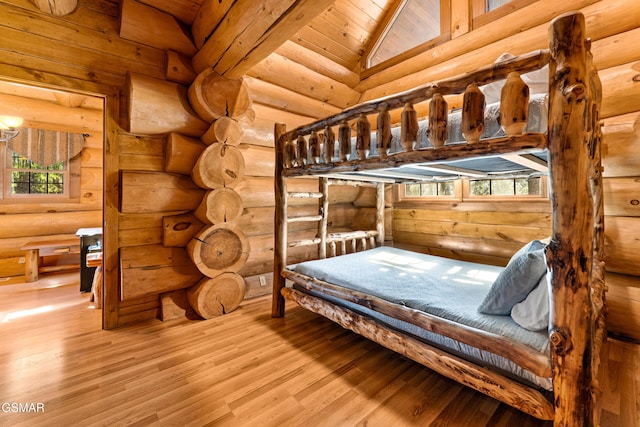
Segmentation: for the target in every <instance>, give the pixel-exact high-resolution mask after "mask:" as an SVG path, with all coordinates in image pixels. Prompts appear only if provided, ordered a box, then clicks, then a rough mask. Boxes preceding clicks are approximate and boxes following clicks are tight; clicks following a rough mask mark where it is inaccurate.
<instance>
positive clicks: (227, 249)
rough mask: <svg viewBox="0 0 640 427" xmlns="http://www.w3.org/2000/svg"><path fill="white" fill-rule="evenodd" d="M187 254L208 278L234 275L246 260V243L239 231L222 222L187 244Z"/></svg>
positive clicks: (247, 253)
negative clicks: (225, 274) (228, 274)
mask: <svg viewBox="0 0 640 427" xmlns="http://www.w3.org/2000/svg"><path fill="white" fill-rule="evenodd" d="M187 253H188V254H189V257H190V258H191V260H192V261H193V263H194V264H195V265H196V267H198V270H200V272H201V273H202V274H204V275H205V276H207V277H216V276H218V275H219V274H222V273H235V272H237V271H238V270H239V269H240V268H241V267H242V266H243V265H244V264H245V262H246V261H247V258H248V257H249V241H248V240H247V238H246V236H245V235H244V233H243V232H242V231H241V230H240V228H239V227H238V226H236V225H234V224H231V223H228V222H223V223H220V224H215V225H212V226H211V227H208V228H205V229H204V230H203V231H201V232H200V233H198V234H197V235H196V237H195V238H193V239H192V240H191V241H190V242H189V243H188V244H187Z"/></svg>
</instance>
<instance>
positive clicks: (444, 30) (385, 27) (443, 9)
mask: <svg viewBox="0 0 640 427" xmlns="http://www.w3.org/2000/svg"><path fill="white" fill-rule="evenodd" d="M403 2H404V0H395V2H394V5H393V7H392V8H390V9H389V13H388V14H387V15H386V16H385V18H384V19H383V20H382V21H381V22H380V25H378V28H377V29H376V31H375V32H374V33H373V34H372V36H371V41H370V42H369V45H368V46H367V48H366V49H365V51H364V54H363V55H362V59H361V64H360V70H361V71H360V79H361V80H364V79H366V78H367V77H369V76H371V75H373V74H376V73H378V72H380V71H381V70H384V69H386V68H389V67H392V66H394V65H396V64H399V63H401V62H403V61H405V60H406V59H408V58H412V57H414V56H416V55H418V54H420V53H422V52H425V51H427V50H429V49H433V48H434V47H436V46H438V45H441V44H443V43H445V42H447V41H449V40H451V1H450V0H440V35H439V36H437V37H434V38H433V39H431V40H428V41H426V42H424V43H422V44H419V45H418V46H415V47H413V48H411V49H409V50H407V51H405V52H403V53H401V54H399V55H396V56H394V57H392V58H389V59H387V60H385V61H383V62H381V63H379V64H376V65H374V66H371V67H369V66H368V65H367V64H368V61H369V55H371V52H372V51H373V50H374V49H375V47H376V46H377V44H378V41H379V40H380V39H381V38H382V37H384V36H385V34H386V33H387V32H388V31H389V29H390V26H391V20H392V19H393V17H394V16H395V14H396V11H397V10H398V8H399V7H400V6H401V5H402V3H403Z"/></svg>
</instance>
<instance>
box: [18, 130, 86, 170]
mask: <svg viewBox="0 0 640 427" xmlns="http://www.w3.org/2000/svg"><path fill="white" fill-rule="evenodd" d="M86 136H88V135H85V134H81V133H71V132H58V131H55V130H44V129H32V128H22V129H20V133H19V134H18V136H16V137H15V138H14V139H13V140H11V141H9V143H8V148H9V149H10V150H12V151H15V152H16V153H18V154H20V155H21V156H23V157H26V158H27V159H29V160H31V161H32V162H35V163H37V164H39V165H41V166H49V165H52V164H54V163H57V162H64V161H67V160H69V159H71V158H73V157H75V156H77V155H78V154H79V153H80V151H82V147H83V146H84V139H85V137H86Z"/></svg>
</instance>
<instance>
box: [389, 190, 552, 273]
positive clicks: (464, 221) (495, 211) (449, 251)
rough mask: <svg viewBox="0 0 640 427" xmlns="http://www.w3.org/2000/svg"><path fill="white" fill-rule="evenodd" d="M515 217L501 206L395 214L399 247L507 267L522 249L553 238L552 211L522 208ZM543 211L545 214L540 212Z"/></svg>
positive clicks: (433, 208) (458, 206)
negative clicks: (514, 254) (538, 240)
mask: <svg viewBox="0 0 640 427" xmlns="http://www.w3.org/2000/svg"><path fill="white" fill-rule="evenodd" d="M521 205H523V206H522V207H521V209H522V210H521V211H520V212H513V211H511V210H510V209H509V207H508V206H505V204H503V203H500V202H495V203H482V202H477V203H475V204H474V203H472V202H470V203H466V202H462V203H457V204H456V205H455V207H454V206H453V205H452V204H449V203H439V204H434V203H432V204H430V205H428V208H427V207H425V208H423V209H410V208H403V207H402V205H400V206H398V207H396V209H394V216H393V239H394V244H397V245H400V246H402V245H409V246H411V248H412V249H417V250H419V251H420V252H424V253H431V254H436V255H445V256H449V257H453V258H457V259H462V260H466V261H476V260H484V261H487V260H488V261H489V262H490V263H491V264H495V265H506V263H507V261H508V260H509V258H510V257H511V255H513V253H515V252H516V251H517V250H518V249H520V248H521V247H522V246H524V245H525V244H526V243H527V242H529V241H530V240H533V239H544V238H545V237H548V236H549V235H550V234H551V215H550V212H551V206H550V205H549V204H548V203H542V202H541V203H532V204H531V205H530V206H529V209H528V211H527V206H526V205H527V204H526V203H521ZM541 210H542V212H541Z"/></svg>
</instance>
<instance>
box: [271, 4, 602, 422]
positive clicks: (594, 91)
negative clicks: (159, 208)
mask: <svg viewBox="0 0 640 427" xmlns="http://www.w3.org/2000/svg"><path fill="white" fill-rule="evenodd" d="M549 40H550V42H549V50H542V51H536V52H533V53H530V54H527V55H523V56H519V57H516V58H513V59H510V60H507V61H504V62H500V63H497V64H492V65H490V66H486V67H483V68H480V69H478V70H477V71H475V72H472V73H467V74H464V75H460V76H455V77H452V78H450V79H445V80H442V81H439V82H436V83H433V84H429V85H425V86H422V87H419V88H417V89H414V90H411V91H408V92H404V93H401V94H399V95H394V96H390V97H387V98H385V99H382V100H375V101H370V102H366V103H363V104H360V105H357V106H354V107H352V108H349V109H347V110H344V111H342V112H340V113H338V114H336V115H334V116H331V117H329V118H326V119H323V120H319V121H316V122H314V123H311V124H309V125H305V126H301V127H298V128H296V129H294V130H292V131H289V132H286V129H285V126H284V125H281V124H276V126H275V143H276V167H275V194H276V211H275V235H276V237H275V248H274V250H275V258H274V281H273V307H272V316H273V317H282V316H284V309H285V298H286V299H290V300H293V301H295V302H296V303H298V304H299V305H301V306H302V307H305V308H307V309H309V310H311V311H313V312H316V313H319V314H321V315H322V316H325V317H327V318H329V319H331V320H333V321H335V322H337V323H338V324H340V325H341V326H343V327H345V328H348V329H350V330H353V331H355V332H356V333H358V334H361V335H363V336H365V337H367V338H369V339H371V340H373V341H375V342H378V343H379V344H381V345H383V346H385V347H387V348H390V349H391V350H393V351H396V352H398V353H400V354H402V355H405V356H406V357H409V358H411V359H413V360H415V361H417V362H418V363H421V364H423V365H424V366H426V367H428V368H431V369H433V370H434V371H437V372H439V373H441V374H443V375H445V376H447V377H449V378H452V379H454V380H456V381H458V382H460V383H462V384H465V385H467V386H469V387H472V388H474V389H476V390H478V391H480V392H482V393H485V394H487V395H489V396H492V397H494V398H496V399H498V400H500V401H502V402H505V403H507V404H509V405H511V406H513V407H515V408H518V409H520V410H522V411H524V412H526V413H528V414H530V415H533V416H535V417H538V418H540V419H547V420H554V425H555V426H595V425H598V424H599V413H600V410H599V409H600V408H599V404H598V402H599V394H600V392H601V386H600V382H599V377H600V376H601V375H602V373H603V372H604V371H605V367H604V366H601V362H602V363H605V362H606V360H607V357H606V354H604V353H605V352H606V348H607V346H606V329H605V321H604V314H605V301H604V293H605V286H604V263H603V259H604V257H603V225H604V213H603V207H602V206H603V205H602V167H601V164H600V157H601V154H600V142H601V132H600V123H599V117H598V114H599V106H600V100H601V96H602V95H601V92H602V91H601V85H600V81H599V78H598V75H597V71H596V69H595V67H594V65H593V61H592V56H591V53H590V41H589V40H586V39H585V21H584V17H583V15H582V14H580V13H568V14H564V15H562V16H559V17H558V18H556V19H555V20H554V21H553V22H552V23H551V25H550V27H549ZM546 64H548V65H549V116H548V132H547V133H546V134H543V133H526V134H522V133H520V132H521V131H518V130H507V136H505V137H500V138H493V139H490V140H480V141H478V142H475V141H477V137H476V136H474V132H475V131H476V130H475V129H474V126H473V120H474V117H471V116H469V117H467V118H466V123H471V124H470V125H467V132H466V134H465V137H466V139H467V141H474V143H462V144H451V145H445V146H442V147H440V148H426V149H419V150H413V149H412V147H411V142H412V140H415V132H416V131H417V126H416V118H415V110H413V107H412V106H413V104H416V103H419V102H424V101H428V100H431V102H432V104H431V108H430V123H436V121H437V120H440V119H442V117H441V116H438V115H441V114H445V113H443V112H441V110H442V109H439V108H435V106H436V105H437V104H435V103H436V102H439V101H440V97H439V95H442V96H445V95H451V94H459V93H463V92H464V91H465V90H466V89H467V87H468V85H470V84H472V83H475V84H476V85H478V86H480V85H484V84H487V83H489V82H492V81H497V80H501V79H505V78H506V77H507V76H508V75H509V73H511V72H518V73H521V74H522V73H526V72H529V71H532V70H536V69H540V68H542V67H543V66H545V65H546ZM435 94H439V95H438V96H435V97H434V95H435ZM514 96H515V95H514ZM523 102H524V103H525V105H526V101H522V99H518V98H517V97H514V98H510V99H503V100H502V102H501V104H505V103H506V104H507V106H511V107H513V106H514V105H515V106H516V107H517V105H518V104H519V103H520V104H522V103H523ZM399 108H404V110H403V112H402V119H401V125H402V128H401V144H402V143H403V142H407V143H404V144H403V147H404V150H405V151H404V152H399V153H395V154H388V155H387V152H386V147H385V144H386V143H387V142H388V141H389V140H390V134H391V128H390V126H391V125H390V123H391V121H390V118H389V110H393V109H399ZM503 111H504V110H503ZM475 113H478V112H477V111H476V112H475ZM475 113H474V111H473V110H472V111H471V112H470V113H469V114H472V115H473V114H475ZM373 114H377V130H376V132H377V147H378V148H379V149H378V152H379V155H378V156H376V157H373V156H372V157H368V153H367V151H368V148H369V146H368V145H369V143H370V128H369V122H368V120H367V117H366V116H367V115H373ZM463 114H467V112H466V111H465V112H464V113H463ZM479 114H483V111H482V110H480V111H479ZM480 117H482V116H480ZM477 118H478V117H476V119H477ZM348 122H352V123H355V126H354V127H355V128H356V130H357V134H356V149H357V152H358V159H352V160H346V157H347V153H348V152H349V151H350V150H349V149H348V148H347V146H348V145H349V143H350V140H351V138H350V135H351V134H350V132H351V130H350V127H349V125H348ZM464 122H465V117H464V115H463V128H464V127H465V125H464ZM335 126H339V129H338V132H337V133H338V141H337V144H338V146H339V148H340V147H341V148H340V149H339V152H340V160H338V161H335V160H334V159H332V158H331V156H330V155H329V156H327V155H326V150H325V151H324V152H323V151H322V150H323V149H324V148H325V147H330V148H329V150H330V152H333V144H334V138H335V137H334V132H333V131H332V129H331V128H332V127H335ZM516 127H517V126H516ZM520 129H522V127H520ZM319 131H323V134H322V135H321V136H319V135H318V132H319ZM463 132H464V129H463ZM305 137H306V138H305ZM430 139H431V140H432V141H433V140H434V139H438V136H437V135H436V134H435V133H434V134H431V133H430ZM433 145H434V146H435V145H436V144H433ZM543 150H547V153H548V164H549V176H550V178H549V181H550V187H551V190H550V199H551V203H552V208H553V220H552V228H553V231H552V236H551V243H550V244H549V246H548V248H547V252H546V259H547V266H548V270H549V273H550V274H551V286H552V291H551V296H550V298H551V309H550V310H551V313H550V325H551V326H550V330H549V339H550V343H551V354H550V356H551V364H549V361H548V360H541V359H546V358H541V357H540V355H539V354H538V353H536V352H535V351H532V350H531V349H529V348H528V347H526V346H524V345H519V344H515V343H513V342H510V341H509V340H507V339H505V338H503V337H500V336H496V335H493V334H489V333H486V332H481V331H477V330H475V329H473V328H470V327H464V326H462V325H459V324H455V323H454V322H450V321H445V320H443V319H439V318H437V317H434V316H431V315H428V314H425V313H421V312H418V311H416V310H412V309H409V308H405V309H402V310H401V309H398V308H397V307H392V306H390V305H389V304H387V303H385V301H382V300H379V299H376V298H373V297H371V296H368V295H362V294H359V293H357V292H354V291H347V290H344V289H343V288H341V287H339V286H335V285H331V284H329V283H325V282H322V281H319V280H316V279H314V278H311V277H307V276H304V275H301V274H298V273H295V272H292V271H289V270H287V269H286V265H287V262H286V261H287V248H288V247H292V246H297V245H309V244H318V246H319V251H318V256H319V258H324V257H326V256H327V253H326V252H327V250H326V249H327V246H328V247H329V252H330V254H329V255H335V252H336V251H335V245H336V244H337V243H339V244H340V245H341V246H342V253H344V251H345V246H346V242H351V244H352V245H353V247H354V249H355V248H356V247H362V248H367V247H372V246H379V245H382V244H383V243H384V184H380V183H378V184H374V185H377V188H378V190H377V195H378V202H377V212H378V213H377V219H376V224H377V225H376V230H371V231H362V232H352V233H346V234H345V233H343V234H328V233H327V219H326V212H327V208H328V200H327V197H326V196H327V188H328V185H329V184H331V183H332V179H333V178H332V177H333V176H341V177H343V176H344V173H345V172H354V171H365V170H374V169H381V168H390V167H394V166H399V165H404V164H411V163H430V162H442V161H445V160H452V159H468V158H476V157H482V156H489V155H492V156H495V155H501V154H526V153H534V152H540V151H543ZM297 176H318V177H319V178H320V190H319V192H318V193H295V194H294V193H288V192H287V179H288V178H292V177H297ZM370 180H375V179H370ZM369 185H371V184H369ZM288 197H316V198H318V199H320V205H321V209H320V212H321V214H320V215H319V216H313V217H304V218H287V198H288ZM322 213H325V215H322ZM312 220H315V221H319V223H320V224H319V233H318V236H317V238H315V239H308V240H305V241H298V242H288V241H287V224H288V223H289V222H293V221H312ZM287 279H288V280H291V281H293V282H294V283H296V284H298V285H299V286H301V287H303V288H306V289H311V290H315V291H316V292H320V293H324V294H328V295H333V296H338V297H340V298H343V299H346V300H347V301H350V302H354V303H357V304H361V305H364V306H366V307H368V308H370V309H373V310H376V311H379V312H382V313H384V314H388V315H391V316H393V317H396V318H399V319H402V320H406V321H408V322H411V323H413V324H416V325H419V326H421V327H423V328H425V329H427V330H429V331H432V332H437V333H438V334H440V335H445V336H448V337H451V338H453V339H456V340H459V341H461V342H464V343H467V344H469V345H472V346H475V347H477V348H480V349H490V350H491V351H492V352H494V353H496V354H498V355H502V356H505V357H507V358H509V359H510V360H513V361H514V362H516V363H518V364H519V365H520V366H522V367H524V368H525V369H529V370H531V371H532V372H534V373H536V374H538V375H540V376H547V377H551V378H552V380H553V397H552V398H549V396H545V395H544V393H542V392H540V391H539V390H538V389H536V388H533V387H530V386H528V385H525V384H523V383H520V382H518V381H515V380H513V379H511V378H508V377H506V376H504V375H501V374H500V373H497V372H495V371H492V370H490V369H487V368H485V367H482V366H480V365H478V364H476V363H472V362H469V361H466V360H464V359H462V358H460V357H457V356H455V355H452V354H449V353H447V352H445V351H443V350H440V349H438V348H436V347H433V346H430V345H428V344H426V343H424V342H422V341H420V340H417V339H415V338H413V337H410V336H408V335H405V334H403V333H400V332H398V331H396V330H392V329H389V328H385V327H383V326H381V325H380V324H378V323H376V322H375V321H373V320H372V319H369V318H367V317H365V316H362V315H360V314H358V313H356V312H354V311H352V310H349V309H346V308H343V307H339V306H337V305H334V304H332V303H330V302H328V301H326V300H323V299H321V298H317V297H314V296H311V295H308V294H305V293H304V292H301V291H299V290H296V289H292V288H290V287H286V286H285V281H286V280H287Z"/></svg>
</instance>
